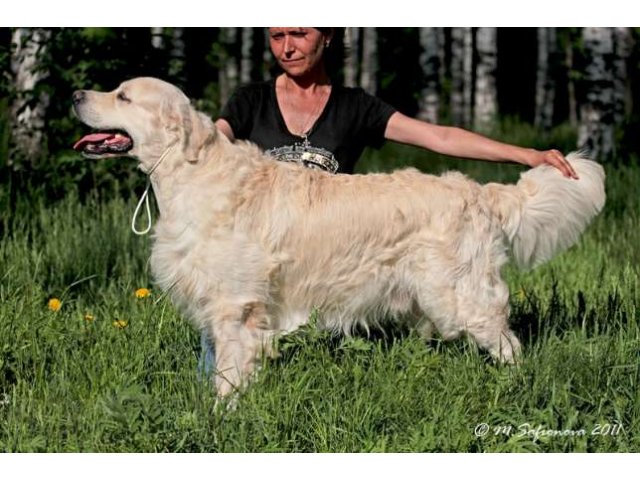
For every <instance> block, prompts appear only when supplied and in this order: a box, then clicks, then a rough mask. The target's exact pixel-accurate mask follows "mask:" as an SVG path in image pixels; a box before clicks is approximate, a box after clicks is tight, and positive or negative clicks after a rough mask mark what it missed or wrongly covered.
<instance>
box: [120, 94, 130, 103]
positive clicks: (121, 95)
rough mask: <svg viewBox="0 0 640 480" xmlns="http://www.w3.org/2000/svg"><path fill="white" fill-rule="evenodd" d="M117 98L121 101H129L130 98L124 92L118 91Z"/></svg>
mask: <svg viewBox="0 0 640 480" xmlns="http://www.w3.org/2000/svg"><path fill="white" fill-rule="evenodd" d="M117 98H118V100H121V101H123V102H127V103H131V100H130V99H129V98H128V97H127V96H126V95H125V94H124V92H118V95H117Z"/></svg>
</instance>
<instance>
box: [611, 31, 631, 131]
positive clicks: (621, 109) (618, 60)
mask: <svg viewBox="0 0 640 480" xmlns="http://www.w3.org/2000/svg"><path fill="white" fill-rule="evenodd" d="M633 44H634V41H633V36H632V34H631V29H630V28H629V27H614V28H613V47H614V57H613V102H614V103H613V115H614V119H613V121H614V124H615V125H618V126H619V125H621V124H623V123H624V122H625V120H626V118H627V116H628V115H629V114H630V113H631V106H632V94H631V82H630V81H629V75H628V62H629V57H630V55H631V52H632V51H633V46H634V45H633Z"/></svg>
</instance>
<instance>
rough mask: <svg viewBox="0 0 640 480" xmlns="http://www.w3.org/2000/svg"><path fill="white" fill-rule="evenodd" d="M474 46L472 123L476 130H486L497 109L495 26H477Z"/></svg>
mask: <svg viewBox="0 0 640 480" xmlns="http://www.w3.org/2000/svg"><path fill="white" fill-rule="evenodd" d="M476 48H477V51H478V64H477V67H476V82H475V85H476V88H475V108H474V122H473V124H474V128H475V129H476V130H479V131H485V132H488V131H490V130H491V128H492V127H493V124H494V122H495V119H496V114H497V111H498V92H497V90H496V70H497V68H498V31H497V29H496V27H481V28H478V30H477V32H476Z"/></svg>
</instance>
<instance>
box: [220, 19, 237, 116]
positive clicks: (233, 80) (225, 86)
mask: <svg viewBox="0 0 640 480" xmlns="http://www.w3.org/2000/svg"><path fill="white" fill-rule="evenodd" d="M237 33H238V29H237V28H236V27H224V28H221V29H220V34H221V40H222V42H221V43H222V48H223V54H222V62H221V67H220V70H219V77H220V82H219V85H220V105H225V104H226V103H227V100H229V97H230V96H231V94H232V93H233V91H234V90H235V89H236V87H237V86H238V64H237V61H236V57H235V55H234V47H235V42H236V38H237Z"/></svg>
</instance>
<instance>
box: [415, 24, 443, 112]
mask: <svg viewBox="0 0 640 480" xmlns="http://www.w3.org/2000/svg"><path fill="white" fill-rule="evenodd" d="M439 30H441V27H423V28H420V46H421V53H420V59H419V61H420V69H421V71H422V76H423V79H424V88H423V89H422V91H421V92H420V99H419V101H418V115H417V117H418V118H419V119H421V120H426V121H427V122H431V123H437V122H438V117H439V110H440V82H439V80H440V70H441V65H440V53H441V45H440V38H441V36H440V34H439Z"/></svg>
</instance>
